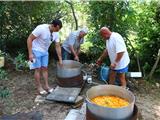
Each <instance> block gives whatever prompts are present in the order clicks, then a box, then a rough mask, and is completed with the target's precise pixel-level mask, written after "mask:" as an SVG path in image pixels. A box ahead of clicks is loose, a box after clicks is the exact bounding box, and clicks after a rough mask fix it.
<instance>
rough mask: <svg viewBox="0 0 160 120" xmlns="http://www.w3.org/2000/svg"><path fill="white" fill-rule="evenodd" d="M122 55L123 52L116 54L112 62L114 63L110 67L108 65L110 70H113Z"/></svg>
mask: <svg viewBox="0 0 160 120" xmlns="http://www.w3.org/2000/svg"><path fill="white" fill-rule="evenodd" d="M123 54H124V52H119V53H117V56H116V59H115V62H114V63H111V65H110V67H111V68H112V69H114V68H115V67H116V66H117V65H118V63H119V61H120V60H121V58H122V56H123Z"/></svg>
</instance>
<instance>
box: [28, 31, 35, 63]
mask: <svg viewBox="0 0 160 120" xmlns="http://www.w3.org/2000/svg"><path fill="white" fill-rule="evenodd" d="M34 39H36V37H35V36H34V35H33V34H30V35H29V37H28V39H27V47H28V54H29V60H30V61H32V60H33V57H34V56H33V53H32V41H33V40H34Z"/></svg>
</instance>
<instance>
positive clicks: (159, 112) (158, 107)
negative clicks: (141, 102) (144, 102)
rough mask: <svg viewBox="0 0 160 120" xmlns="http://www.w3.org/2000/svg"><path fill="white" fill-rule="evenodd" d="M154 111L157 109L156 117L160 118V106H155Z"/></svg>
mask: <svg viewBox="0 0 160 120" xmlns="http://www.w3.org/2000/svg"><path fill="white" fill-rule="evenodd" d="M154 109H155V113H156V115H157V116H159V117H160V105H159V106H157V105H155V106H154Z"/></svg>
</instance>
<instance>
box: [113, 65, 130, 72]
mask: <svg viewBox="0 0 160 120" xmlns="http://www.w3.org/2000/svg"><path fill="white" fill-rule="evenodd" d="M113 71H115V72H116V73H126V72H128V66H127V67H125V68H122V69H119V70H113Z"/></svg>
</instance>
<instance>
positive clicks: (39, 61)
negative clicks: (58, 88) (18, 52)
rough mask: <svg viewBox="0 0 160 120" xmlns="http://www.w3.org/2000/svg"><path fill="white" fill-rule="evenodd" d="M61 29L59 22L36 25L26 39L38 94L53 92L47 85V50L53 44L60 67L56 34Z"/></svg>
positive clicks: (57, 36) (59, 50)
mask: <svg viewBox="0 0 160 120" xmlns="http://www.w3.org/2000/svg"><path fill="white" fill-rule="evenodd" d="M61 27H62V22H61V21H60V20H53V21H52V23H51V24H41V25H38V26H37V27H36V28H35V29H34V30H33V31H32V33H31V34H30V35H29V37H28V39H27V47H28V53H29V60H30V61H32V68H31V69H34V70H35V73H34V78H35V80H36V85H37V89H38V92H39V93H40V94H47V92H52V91H53V89H52V88H50V87H49V84H48V59H49V58H48V57H49V55H48V48H49V46H50V45H51V43H52V42H54V43H55V46H56V51H57V54H58V58H59V64H60V65H62V57H61V47H60V43H59V33H58V31H59V30H60V29H61ZM41 73H42V76H43V79H44V80H45V86H44V89H43V86H42V84H41V82H40V79H41Z"/></svg>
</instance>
